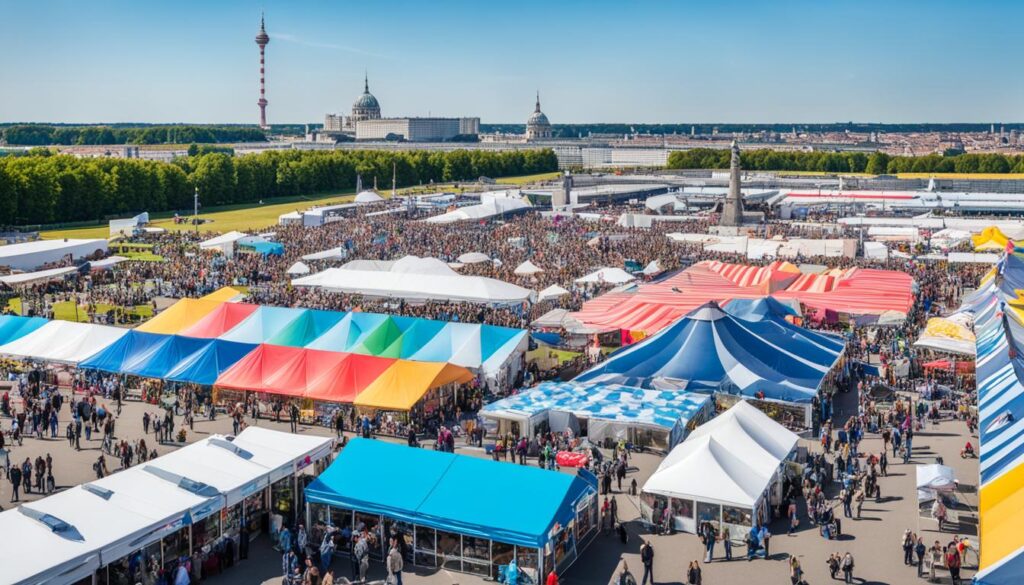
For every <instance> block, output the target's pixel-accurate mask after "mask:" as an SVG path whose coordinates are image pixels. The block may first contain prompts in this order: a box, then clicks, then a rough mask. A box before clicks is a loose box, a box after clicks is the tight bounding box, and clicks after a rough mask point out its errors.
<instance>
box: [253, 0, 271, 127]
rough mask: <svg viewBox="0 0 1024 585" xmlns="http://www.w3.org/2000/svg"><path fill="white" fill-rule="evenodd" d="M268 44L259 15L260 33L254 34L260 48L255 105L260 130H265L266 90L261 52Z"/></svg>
mask: <svg viewBox="0 0 1024 585" xmlns="http://www.w3.org/2000/svg"><path fill="white" fill-rule="evenodd" d="M269 42H270V35H268V34H267V29H266V27H264V25H263V14H260V32H258V33H256V45H257V46H259V48H260V101H258V102H256V105H258V106H259V107H260V128H263V129H266V128H267V88H266V85H265V84H264V80H263V72H264V66H263V52H264V50H265V49H266V48H267V43H269Z"/></svg>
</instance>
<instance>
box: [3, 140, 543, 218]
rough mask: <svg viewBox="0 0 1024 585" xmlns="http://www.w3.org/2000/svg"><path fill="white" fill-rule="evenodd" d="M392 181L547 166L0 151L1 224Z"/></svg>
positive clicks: (447, 159)
mask: <svg viewBox="0 0 1024 585" xmlns="http://www.w3.org/2000/svg"><path fill="white" fill-rule="evenodd" d="M392 165H394V171H395V176H396V179H397V185H398V186H399V187H403V186H410V185H419V184H425V183H430V182H450V181H465V180H473V179H476V178H479V177H481V176H487V177H502V176H512V175H529V174H535V173H544V172H550V171H554V170H557V169H558V159H557V158H556V157H555V154H554V152H552V151H551V150H550V149H545V150H521V151H506V152H492V151H480V150H473V151H467V150H455V151H450V152H436V151H401V152H387V151H378V150H352V151H344V150H331V151H300V150H283V151H267V152H262V153H258V154H248V155H244V156H237V157H235V156H231V155H229V154H226V153H220V152H212V153H208V154H203V155H199V156H192V157H179V158H176V159H174V160H173V161H172V162H158V161H149V160H139V159H122V158H77V157H73V156H67V155H50V156H47V155H43V154H39V155H28V156H11V157H0V225H39V224H49V223H64V222H78V221H90V220H102V219H105V218H109V217H112V216H116V215H124V214H129V213H134V212H141V211H152V212H158V211H170V210H190V209H191V207H192V195H193V189H194V188H196V187H198V189H199V193H200V200H201V202H202V204H203V205H204V206H217V205H228V204H240V203H253V202H256V201H260V200H262V199H267V198H272V197H288V196H300V195H313V194H317V193H326V192H337V191H343V190H346V189H352V188H354V187H355V184H356V176H357V175H360V176H362V179H363V184H364V185H373V183H374V180H376V181H378V182H379V184H380V185H381V186H382V187H383V186H385V185H387V186H390V185H391V176H392Z"/></svg>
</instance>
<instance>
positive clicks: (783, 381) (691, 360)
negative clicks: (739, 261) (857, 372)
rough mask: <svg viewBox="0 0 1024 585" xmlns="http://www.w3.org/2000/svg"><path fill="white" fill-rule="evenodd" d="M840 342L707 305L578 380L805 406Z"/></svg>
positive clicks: (774, 319)
mask: <svg viewBox="0 0 1024 585" xmlns="http://www.w3.org/2000/svg"><path fill="white" fill-rule="evenodd" d="M841 353H842V342H840V341H838V340H836V339H835V338H831V337H827V336H823V335H820V334H817V333H814V332H812V331H808V330H805V329H803V328H800V327H797V326H795V325H792V324H791V323H788V322H786V321H785V320H783V319H779V318H777V317H772V316H769V317H765V318H764V319H763V320H761V321H746V320H743V319H738V318H736V317H733V316H732V315H729V314H728V313H726V312H725V311H723V310H722V309H721V308H720V307H719V306H718V305H717V304H716V303H714V302H711V303H708V304H706V305H704V306H702V307H699V308H697V309H695V310H694V311H693V312H691V313H690V314H689V315H687V316H685V317H683V318H681V319H680V320H678V321H676V322H675V323H674V324H672V325H671V326H669V327H667V328H665V329H663V330H662V331H660V332H659V333H658V334H656V335H654V336H652V337H649V338H647V339H645V340H643V341H641V342H640V343H637V344H635V345H633V346H630V347H628V348H626V349H625V350H623V351H621V352H619V353H618V354H617V355H615V356H614V357H612V358H611V359H609V360H608V361H606V362H604V363H601V364H599V365H597V366H595V367H594V368H591V369H590V370H588V371H586V372H584V373H583V374H581V375H579V376H578V377H577V378H576V381H579V382H611V383H617V384H624V385H627V386H639V387H643V388H652V387H657V388H671V387H674V388H679V389H685V390H689V391H693V392H723V393H729V394H740V395H743V396H748V397H754V396H755V395H757V393H759V392H763V393H764V396H765V398H767V399H769V400H778V401H783V402H793V403H807V402H810V401H811V400H812V399H813V398H814V396H815V395H816V394H817V393H818V387H819V386H820V385H821V382H822V380H823V379H824V378H825V375H826V374H827V373H828V372H829V370H831V369H832V367H833V366H834V365H835V363H836V361H837V360H838V359H839V356H840V355H841Z"/></svg>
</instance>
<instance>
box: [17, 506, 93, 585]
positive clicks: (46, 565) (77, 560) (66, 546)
mask: <svg viewBox="0 0 1024 585" xmlns="http://www.w3.org/2000/svg"><path fill="white" fill-rule="evenodd" d="M26 512H28V513H26ZM60 521H61V519H60V518H49V517H48V518H40V517H38V514H32V513H31V511H29V510H25V511H22V509H21V508H15V509H11V510H8V511H6V512H3V513H0V531H2V533H3V534H10V535H17V537H16V538H8V539H7V542H5V543H4V546H2V547H0V581H2V582H4V583H17V584H19V585H23V584H24V585H28V584H30V583H31V584H33V585H36V584H38V585H62V584H64V583H77V582H78V581H79V580H81V579H89V578H90V576H91V575H92V574H93V573H94V572H95V571H96V569H99V568H100V553H99V550H97V549H95V548H93V547H91V546H89V544H87V543H86V542H85V541H84V540H83V539H81V538H80V537H79V534H78V532H77V530H75V528H74V527H72V526H70V525H64V524H60V523H59V522H60ZM39 551H46V554H39Z"/></svg>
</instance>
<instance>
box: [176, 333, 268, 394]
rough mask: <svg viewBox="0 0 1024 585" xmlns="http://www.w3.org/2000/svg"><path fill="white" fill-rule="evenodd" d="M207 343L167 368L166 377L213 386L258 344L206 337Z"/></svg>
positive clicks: (177, 380)
mask: <svg viewBox="0 0 1024 585" xmlns="http://www.w3.org/2000/svg"><path fill="white" fill-rule="evenodd" d="M203 341H205V342H206V344H205V345H203V346H202V347H200V348H199V350H198V351H195V352H193V353H191V354H189V355H187V356H185V357H184V358H183V359H181V360H179V361H178V363H176V364H175V365H174V366H173V367H172V368H170V369H169V370H167V372H166V373H165V374H164V378H165V379H167V380H173V381H175V382H191V383H193V384H202V385H204V386H212V385H213V383H214V382H215V381H216V380H217V377H218V376H220V374H221V373H222V372H223V371H224V370H227V369H228V368H230V367H231V366H233V365H235V362H237V361H239V360H241V359H242V358H243V357H245V356H247V355H249V353H250V352H252V351H253V350H254V349H256V347H257V346H256V345H254V344H251V343H238V342H235V341H224V340H223V339H206V340H203Z"/></svg>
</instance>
